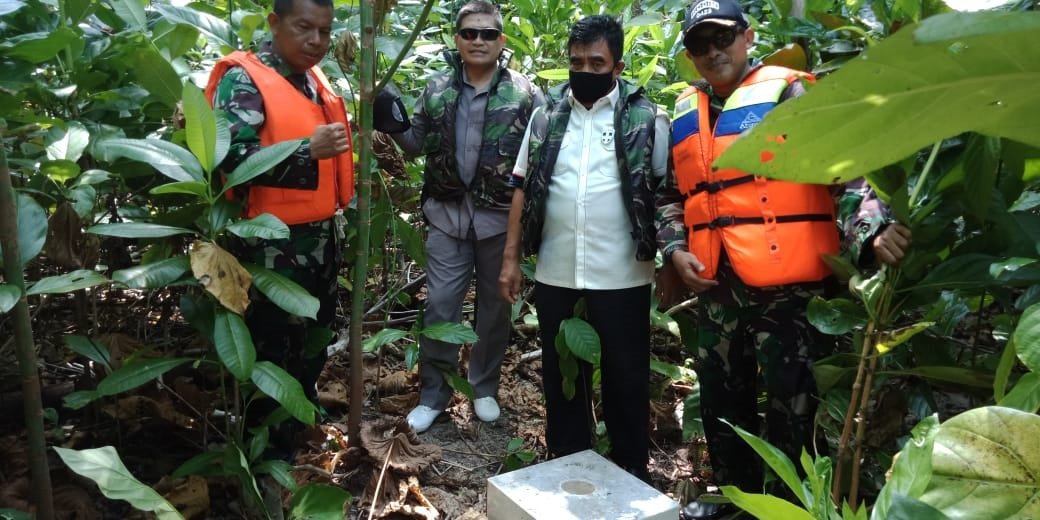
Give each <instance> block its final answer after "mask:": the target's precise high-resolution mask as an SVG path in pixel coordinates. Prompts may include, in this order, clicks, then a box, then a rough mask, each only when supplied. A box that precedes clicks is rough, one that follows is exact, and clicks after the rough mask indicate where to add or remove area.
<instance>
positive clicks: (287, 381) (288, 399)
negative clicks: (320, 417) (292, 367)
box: [251, 361, 316, 426]
mask: <svg viewBox="0 0 1040 520" xmlns="http://www.w3.org/2000/svg"><path fill="white" fill-rule="evenodd" d="M251 379H252V380H253V384H255V385H256V387H257V388H259V389H260V391H261V392H263V393H265V394H267V395H269V396H271V397H272V398H273V399H274V400H275V401H278V402H279V403H280V404H281V405H282V406H283V407H285V409H286V410H288V411H289V413H290V414H292V416H293V417H295V418H296V419H297V420H299V421H300V422H302V423H304V424H306V425H308V426H313V425H314V414H315V412H316V410H315V409H314V405H313V404H311V402H310V401H308V400H307V396H306V395H305V394H304V393H303V386H302V385H300V382H299V381H297V380H295V379H293V377H292V376H291V375H289V373H288V372H286V371H285V370H284V369H282V368H281V367H279V366H278V365H275V364H274V363H271V362H270V361H257V362H256V365H255V366H254V367H253V374H252V376H251Z"/></svg>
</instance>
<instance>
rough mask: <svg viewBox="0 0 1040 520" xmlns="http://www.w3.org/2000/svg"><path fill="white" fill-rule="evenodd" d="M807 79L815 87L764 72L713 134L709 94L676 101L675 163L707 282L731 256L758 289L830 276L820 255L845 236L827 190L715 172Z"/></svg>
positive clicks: (794, 75)
mask: <svg viewBox="0 0 1040 520" xmlns="http://www.w3.org/2000/svg"><path fill="white" fill-rule="evenodd" d="M799 78H806V79H809V80H812V76H809V75H807V74H804V73H800V72H797V71H794V70H790V69H786V68H782V67H770V66H765V67H760V68H758V69H756V70H755V71H753V72H752V73H751V74H749V75H748V77H747V78H745V79H744V81H743V82H742V83H741V86H740V87H739V88H738V89H737V90H736V91H734V92H733V94H731V95H730V97H729V99H727V100H726V105H725V106H724V107H723V110H722V112H721V113H720V114H719V117H718V120H717V121H716V122H715V127H714V129H713V131H708V129H710V122H709V114H708V111H709V99H708V95H707V94H705V93H704V92H701V91H699V90H697V89H695V88H693V87H691V88H690V89H687V91H686V92H684V93H683V94H682V95H681V96H680V99H679V100H678V101H676V104H675V111H674V117H673V119H672V159H673V162H674V165H675V175H676V178H677V181H678V184H679V189H680V191H681V192H682V193H683V194H684V195H685V197H686V199H685V204H684V213H685V224H686V227H687V230H688V235H689V248H690V251H691V252H693V254H695V255H697V258H698V259H699V260H700V261H701V262H702V263H703V264H704V266H705V270H704V271H702V272H701V273H699V275H700V276H701V277H703V278H714V277H715V274H716V272H717V269H718V263H719V258H720V256H721V253H722V251H723V248H725V251H726V254H727V256H728V257H729V259H730V263H731V264H732V266H733V270H734V272H736V274H737V275H738V276H740V278H741V280H743V281H744V282H745V283H746V284H748V285H751V286H756V287H765V286H771V285H782V284H788V283H797V282H809V281H818V280H821V279H823V278H824V277H826V276H827V275H829V274H830V270H829V269H828V268H827V266H826V264H824V263H823V261H822V260H821V259H820V255H821V254H824V253H827V254H836V253H837V252H838V233H837V230H836V228H835V224H834V202H833V200H832V199H831V196H830V193H829V191H828V189H827V188H826V187H825V186H819V185H810V184H799V183H793V182H786V181H776V180H769V179H765V178H764V177H758V176H754V175H752V174H750V173H747V172H743V171H740V170H734V169H725V170H713V169H712V166H711V165H712V163H713V162H714V161H715V159H717V158H718V157H719V155H721V154H722V152H723V151H724V150H725V149H726V148H727V147H728V146H729V145H730V144H731V143H733V141H735V140H736V139H738V138H739V137H740V136H741V135H742V134H743V133H744V132H747V131H748V130H750V129H751V128H753V127H754V126H755V125H756V124H758V123H759V122H760V121H762V119H763V118H765V116H766V114H767V113H768V112H769V111H770V110H772V109H773V108H774V107H775V106H776V105H777V103H778V102H779V100H780V97H781V96H782V95H783V92H784V91H785V90H786V89H787V87H788V86H789V85H790V84H791V83H792V82H794V81H797V80H798V79H799ZM702 130H704V131H703V132H702Z"/></svg>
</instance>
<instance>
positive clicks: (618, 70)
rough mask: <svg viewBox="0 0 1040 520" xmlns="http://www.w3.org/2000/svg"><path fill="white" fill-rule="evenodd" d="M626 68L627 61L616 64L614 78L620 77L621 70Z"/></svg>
mask: <svg viewBox="0 0 1040 520" xmlns="http://www.w3.org/2000/svg"><path fill="white" fill-rule="evenodd" d="M623 70H625V62H623V61H618V62H617V63H615V64H614V79H618V77H620V76H621V71H623Z"/></svg>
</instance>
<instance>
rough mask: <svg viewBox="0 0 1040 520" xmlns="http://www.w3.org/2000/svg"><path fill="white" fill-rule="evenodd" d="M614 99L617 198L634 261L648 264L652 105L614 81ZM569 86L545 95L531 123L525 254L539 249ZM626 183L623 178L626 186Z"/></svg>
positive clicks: (523, 215)
mask: <svg viewBox="0 0 1040 520" xmlns="http://www.w3.org/2000/svg"><path fill="white" fill-rule="evenodd" d="M618 88H619V89H620V92H619V93H618V94H619V96H618V101H617V103H616V104H615V106H614V129H615V132H617V133H619V134H622V135H624V136H625V138H624V139H615V140H614V143H615V155H616V156H617V160H618V171H619V172H620V175H621V179H622V181H621V190H622V194H621V195H622V200H623V201H624V204H625V211H626V212H627V213H628V217H629V220H630V221H631V223H632V233H631V237H632V239H633V240H635V241H636V260H652V259H653V258H654V256H655V255H656V247H655V243H654V236H655V234H656V229H655V227H654V191H655V188H656V184H657V181H656V179H655V177H654V173H653V165H652V162H651V160H652V158H653V149H654V117H655V115H656V113H657V107H656V106H655V105H654V104H653V102H651V101H650V100H648V99H647V98H646V97H645V96H643V89H642V87H637V86H635V85H633V84H631V83H628V82H627V81H625V80H618ZM568 94H569V84H567V83H564V84H563V85H560V86H558V87H556V88H554V89H552V90H551V91H550V92H549V95H548V96H546V105H545V107H544V108H543V109H542V110H539V111H538V113H537V115H536V116H535V118H534V119H532V120H531V138H530V150H529V154H530V155H529V160H528V168H527V172H528V173H527V175H526V176H525V177H524V208H523V212H522V213H521V216H520V222H521V228H522V230H523V232H522V236H523V243H524V253H525V254H526V255H532V254H536V253H537V252H538V249H539V247H540V246H541V240H542V226H543V225H544V223H545V210H546V205H547V201H548V198H549V185H550V183H551V181H552V173H553V170H554V169H555V167H556V158H557V157H558V155H559V153H560V146H561V145H562V143H563V136H564V133H565V132H566V131H567V123H568V121H569V119H570V113H571V105H570V103H569V102H568V100H567V97H568ZM625 179H628V181H627V182H625Z"/></svg>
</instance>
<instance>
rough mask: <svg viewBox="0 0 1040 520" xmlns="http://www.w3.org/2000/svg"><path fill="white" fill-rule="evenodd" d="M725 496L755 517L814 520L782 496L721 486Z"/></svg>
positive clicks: (772, 519)
mask: <svg viewBox="0 0 1040 520" xmlns="http://www.w3.org/2000/svg"><path fill="white" fill-rule="evenodd" d="M720 489H721V490H722V494H723V495H726V498H728V499H730V500H732V501H733V504H734V505H736V506H737V507H739V508H741V509H743V510H744V511H747V512H748V513H751V514H752V515H754V516H755V518H768V519H769V520H814V518H813V515H812V514H810V513H809V512H808V511H806V510H805V509H802V508H800V507H798V506H796V505H794V504H792V503H790V502H788V501H786V500H784V499H782V498H777V497H774V496H772V495H761V494H755V493H744V492H743V491H741V490H740V489H739V488H737V487H736V486H722V487H721V488H720Z"/></svg>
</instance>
